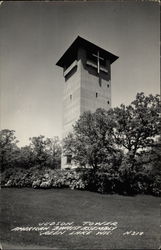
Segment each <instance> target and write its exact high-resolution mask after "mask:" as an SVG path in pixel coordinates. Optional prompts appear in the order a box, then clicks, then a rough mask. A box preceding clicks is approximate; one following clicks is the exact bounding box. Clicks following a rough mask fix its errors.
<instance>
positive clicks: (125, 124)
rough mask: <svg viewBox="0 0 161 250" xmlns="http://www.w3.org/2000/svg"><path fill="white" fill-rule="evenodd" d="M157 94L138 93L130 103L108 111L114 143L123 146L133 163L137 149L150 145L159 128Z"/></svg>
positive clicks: (160, 122) (143, 148) (146, 147)
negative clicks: (111, 117) (112, 121)
mask: <svg viewBox="0 0 161 250" xmlns="http://www.w3.org/2000/svg"><path fill="white" fill-rule="evenodd" d="M159 113H160V103H159V96H158V95H156V96H153V95H149V96H145V95H144V93H138V94H137V95H136V99H135V100H134V101H133V102H132V103H131V105H128V106H125V105H123V104H122V105H121V106H120V107H117V108H114V109H113V110H111V111H110V114H111V116H113V120H114V122H115V125H114V129H113V137H114V141H115V144H116V145H118V146H120V147H121V148H124V149H125V150H126V151H127V154H128V155H129V158H130V161H131V163H132V165H134V162H135V157H136V154H137V153H138V152H139V150H145V149H146V150H147V149H148V148H150V147H152V146H153V144H154V142H155V138H156V136H158V135H159V133H160V129H161V119H160V116H159Z"/></svg>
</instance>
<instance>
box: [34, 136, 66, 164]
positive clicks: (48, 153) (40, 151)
mask: <svg viewBox="0 0 161 250" xmlns="http://www.w3.org/2000/svg"><path fill="white" fill-rule="evenodd" d="M30 141H31V143H30V148H31V150H32V152H33V158H34V164H38V165H40V166H48V167H51V168H59V167H60V162H61V145H60V142H59V138H58V137H54V138H45V136H43V135H40V136H37V137H32V138H30Z"/></svg>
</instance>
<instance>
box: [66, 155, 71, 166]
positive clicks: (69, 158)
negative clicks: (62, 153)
mask: <svg viewBox="0 0 161 250" xmlns="http://www.w3.org/2000/svg"><path fill="white" fill-rule="evenodd" d="M71 163H72V155H67V164H71Z"/></svg>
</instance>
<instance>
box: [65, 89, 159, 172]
mask: <svg viewBox="0 0 161 250" xmlns="http://www.w3.org/2000/svg"><path fill="white" fill-rule="evenodd" d="M159 112H160V104H159V96H158V95H156V96H153V95H149V96H145V95H144V93H138V94H137V95H136V99H135V100H134V101H133V102H132V103H131V104H130V105H128V106H125V105H123V104H122V105H121V106H120V107H117V108H114V109H110V110H109V111H105V110H103V109H98V110H96V112H94V113H91V112H90V111H89V112H85V113H84V114H83V115H82V116H81V117H80V119H79V120H78V121H77V122H76V124H75V125H74V126H73V133H70V134H69V135H68V136H67V137H66V138H65V140H64V154H71V155H72V156H73V160H74V161H75V162H76V163H79V165H81V166H92V167H93V168H95V169H97V168H98V166H100V165H107V164H109V163H111V162H114V160H115V159H116V158H118V159H119V160H118V162H119V161H121V159H122V157H121V151H119V149H122V150H124V153H125V155H126V163H127V161H128V165H129V166H130V168H131V169H132V168H133V167H134V164H135V160H136V156H137V154H138V153H139V151H142V150H147V149H148V148H150V147H152V146H153V145H154V142H155V138H156V136H158V135H159V133H160V129H161V119H160V116H159ZM118 154H119V157H118ZM116 156H117V157H116ZM124 161H125V160H124ZM114 165H116V163H115V164H114ZM125 165H127V164H125Z"/></svg>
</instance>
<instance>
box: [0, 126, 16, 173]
mask: <svg viewBox="0 0 161 250" xmlns="http://www.w3.org/2000/svg"><path fill="white" fill-rule="evenodd" d="M17 142H18V141H17V139H16V136H15V131H14V130H9V129H3V130H1V131H0V162H1V171H3V170H4V169H5V168H6V167H11V166H13V164H14V163H15V161H16V158H17V151H18V150H19V148H18V147H17Z"/></svg>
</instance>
